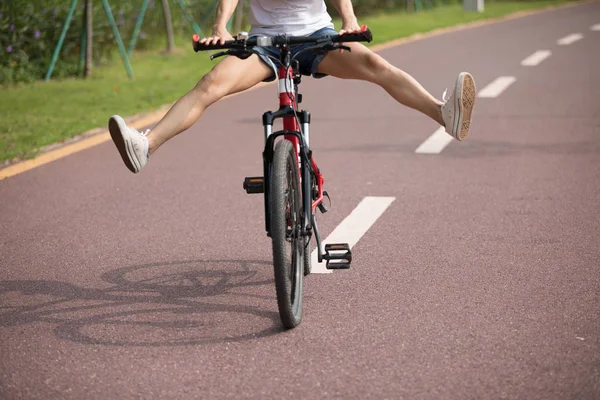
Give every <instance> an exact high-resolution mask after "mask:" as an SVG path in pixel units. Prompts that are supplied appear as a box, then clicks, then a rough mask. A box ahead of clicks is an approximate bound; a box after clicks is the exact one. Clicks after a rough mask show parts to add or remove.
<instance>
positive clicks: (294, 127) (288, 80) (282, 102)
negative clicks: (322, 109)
mask: <svg viewBox="0 0 600 400" xmlns="http://www.w3.org/2000/svg"><path fill="white" fill-rule="evenodd" d="M278 76H279V107H280V108H281V107H287V106H289V107H292V108H293V109H294V110H296V111H298V101H297V98H296V89H297V87H296V85H295V83H294V79H293V76H294V70H293V68H292V67H288V68H285V67H283V66H280V67H279V70H278ZM283 129H284V130H288V131H295V132H302V134H303V136H304V139H305V141H306V143H307V145H308V140H309V134H308V124H305V126H304V127H303V129H302V130H300V127H299V126H298V120H297V119H296V118H295V117H285V118H283ZM284 138H285V139H286V140H289V141H290V142H292V144H293V145H294V151H295V153H296V159H297V160H298V166H300V141H299V140H298V137H296V136H295V135H284ZM311 164H312V168H313V171H314V173H315V178H316V180H317V198H316V199H314V200H313V202H312V212H313V213H314V212H315V209H316V208H317V206H318V205H319V204H321V203H322V202H323V183H324V182H325V180H324V179H323V175H322V174H321V172H320V171H319V167H318V166H317V163H316V162H315V159H314V157H311Z"/></svg>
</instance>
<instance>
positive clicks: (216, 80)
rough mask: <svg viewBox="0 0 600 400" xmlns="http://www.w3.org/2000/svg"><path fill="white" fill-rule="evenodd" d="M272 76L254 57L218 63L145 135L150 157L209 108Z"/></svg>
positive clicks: (263, 64)
mask: <svg viewBox="0 0 600 400" xmlns="http://www.w3.org/2000/svg"><path fill="white" fill-rule="evenodd" d="M272 73H273V71H272V69H271V68H270V67H268V66H267V65H266V64H265V63H264V62H262V61H261V60H260V59H259V58H258V56H256V55H252V56H251V57H248V58H247V59H245V60H242V59H239V58H237V57H232V56H231V57H227V58H225V59H223V60H221V61H220V62H219V63H218V64H217V65H215V67H214V68H213V69H212V70H211V71H210V72H209V73H208V74H206V75H204V77H203V78H202V79H201V80H200V82H198V84H197V85H196V86H195V87H194V88H193V89H192V90H190V91H189V92H188V93H187V94H186V95H184V96H183V97H182V98H180V99H179V100H178V101H177V102H176V103H175V104H174V105H173V107H172V108H171V109H170V110H169V112H168V113H167V114H166V115H165V116H164V117H163V118H162V119H161V120H160V122H159V123H158V124H157V125H156V126H155V127H154V128H153V129H152V130H151V131H150V132H149V133H148V135H147V138H148V143H149V151H148V152H149V154H152V153H153V152H155V151H156V149H158V148H159V147H160V146H161V145H163V144H164V143H165V142H166V141H167V140H169V139H171V138H172V137H174V136H176V135H177V134H179V133H181V132H183V131H185V130H186V129H188V128H189V127H190V126H192V125H193V124H194V123H195V122H196V121H197V120H198V119H199V118H200V116H202V114H203V113H204V111H205V110H206V108H207V107H208V106H210V105H211V104H213V103H215V102H216V101H218V100H220V99H222V98H223V97H225V96H227V95H230V94H234V93H237V92H241V91H244V90H246V89H249V88H251V87H252V86H254V85H256V84H258V83H260V82H261V81H263V80H265V79H267V78H268V77H269V76H270V75H272Z"/></svg>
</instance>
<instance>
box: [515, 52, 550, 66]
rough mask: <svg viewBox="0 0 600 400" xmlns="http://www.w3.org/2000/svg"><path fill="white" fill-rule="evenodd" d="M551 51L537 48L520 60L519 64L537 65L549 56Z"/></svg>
mask: <svg viewBox="0 0 600 400" xmlns="http://www.w3.org/2000/svg"><path fill="white" fill-rule="evenodd" d="M551 54H552V53H551V52H550V50H538V51H536V52H535V53H533V54H532V55H530V56H529V57H527V58H526V59H524V60H523V61H521V65H523V66H525V67H535V66H536V65H539V64H540V63H541V62H542V61H544V60H545V59H546V58H548V57H550V55H551Z"/></svg>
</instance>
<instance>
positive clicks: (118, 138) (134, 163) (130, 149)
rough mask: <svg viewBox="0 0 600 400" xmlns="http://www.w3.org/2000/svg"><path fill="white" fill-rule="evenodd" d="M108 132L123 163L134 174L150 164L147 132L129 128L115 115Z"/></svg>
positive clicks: (109, 124)
mask: <svg viewBox="0 0 600 400" xmlns="http://www.w3.org/2000/svg"><path fill="white" fill-rule="evenodd" d="M108 130H109V132H110V136H111V137H112V140H113V142H114V143H115V146H117V149H118V150H119V154H121V158H122V159H123V162H124V163H125V165H126V166H127V168H129V170H130V171H131V172H133V173H138V172H140V170H141V169H142V168H144V165H146V163H148V147H149V146H148V138H147V137H146V134H147V133H148V132H149V130H147V131H145V132H143V133H142V132H138V131H137V130H136V129H134V128H130V127H128V126H127V124H126V123H125V121H124V120H123V118H121V117H119V116H118V115H113V116H112V117H110V119H109V120H108Z"/></svg>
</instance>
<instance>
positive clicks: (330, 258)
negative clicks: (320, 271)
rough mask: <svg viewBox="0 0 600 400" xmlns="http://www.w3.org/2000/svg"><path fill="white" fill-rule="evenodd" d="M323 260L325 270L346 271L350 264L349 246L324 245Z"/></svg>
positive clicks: (337, 244) (340, 244) (346, 244)
mask: <svg viewBox="0 0 600 400" xmlns="http://www.w3.org/2000/svg"><path fill="white" fill-rule="evenodd" d="M323 259H324V260H327V264H325V268H327V269H348V268H350V264H351V263H352V252H351V251H350V246H349V245H348V243H332V244H326V245H325V254H324V255H323Z"/></svg>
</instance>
